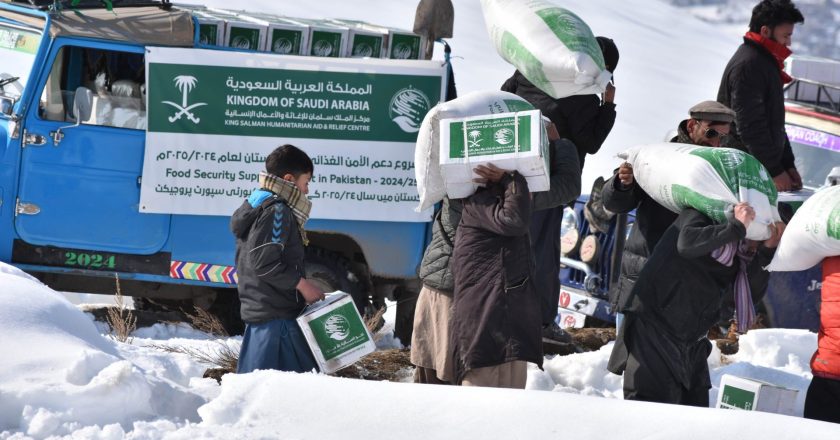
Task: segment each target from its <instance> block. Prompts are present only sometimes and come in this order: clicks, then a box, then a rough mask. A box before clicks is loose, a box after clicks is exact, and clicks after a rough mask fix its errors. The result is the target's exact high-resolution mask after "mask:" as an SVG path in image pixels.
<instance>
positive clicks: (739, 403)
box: [720, 385, 755, 411]
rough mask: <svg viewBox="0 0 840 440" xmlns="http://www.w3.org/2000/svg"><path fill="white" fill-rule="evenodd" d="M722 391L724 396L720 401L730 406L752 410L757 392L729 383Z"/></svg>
mask: <svg viewBox="0 0 840 440" xmlns="http://www.w3.org/2000/svg"><path fill="white" fill-rule="evenodd" d="M721 392H722V393H723V397H721V400H720V403H722V404H724V405H727V406H729V407H735V408H741V409H746V410H750V411H752V409H753V401H755V393H753V392H751V391H747V390H742V389H740V388H735V387H733V386H729V385H725V386H724V387H723V391H721Z"/></svg>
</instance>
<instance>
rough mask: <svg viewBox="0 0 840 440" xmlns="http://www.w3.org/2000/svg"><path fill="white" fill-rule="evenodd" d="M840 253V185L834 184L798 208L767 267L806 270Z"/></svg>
mask: <svg viewBox="0 0 840 440" xmlns="http://www.w3.org/2000/svg"><path fill="white" fill-rule="evenodd" d="M838 255H840V186H830V187H828V188H825V189H822V190H820V191H818V192H817V193H816V194H814V195H813V196H811V197H810V198H809V199H808V200H806V201H805V203H803V204H802V206H800V207H799V209H797V210H796V214H794V215H793V218H792V219H791V220H790V223H788V225H787V228H785V233H784V234H782V241H781V242H779V247H778V248H776V254H775V255H774V256H773V261H771V262H770V265H769V266H767V270H769V271H771V272H774V271H779V272H785V271H799V270H806V269H810V268H811V267H814V266H815V265H816V264H818V263H819V262H820V261H821V260H822V259H823V258H826V257H836V256H838Z"/></svg>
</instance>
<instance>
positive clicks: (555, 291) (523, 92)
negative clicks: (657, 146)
mask: <svg viewBox="0 0 840 440" xmlns="http://www.w3.org/2000/svg"><path fill="white" fill-rule="evenodd" d="M597 40H598V44H599V45H600V46H601V52H602V53H603V55H604V63H605V66H606V69H607V70H608V71H610V72H613V71H614V70H615V67H616V66H617V65H618V49H617V48H616V46H615V43H614V42H613V40H611V39H609V38H606V37H597ZM502 90H503V91H505V92H509V93H514V94H516V95H519V96H521V97H522V98H525V100H526V101H528V102H530V103H531V104H532V105H533V106H534V107H536V108H538V109H539V110H540V111H541V112H542V114H543V115H545V116H546V117H547V118H549V119H550V120H551V122H553V123H554V125H555V126H556V127H557V131H558V133H559V134H560V137H561V138H565V139H568V140H570V141H571V142H572V143H573V144H574V145H573V147H574V148H575V149H576V151H577V155H578V159H579V161H580V169H581V170H583V162H584V159H585V157H586V154H595V153H597V152H598V150H599V149H600V148H601V144H603V143H604V140H605V139H606V138H607V135H609V134H610V131H611V130H612V128H613V124H615V103H614V98H615V87H614V86H613V85H612V84H609V85H608V86H607V90H606V91H605V92H604V95H603V97H598V96H597V95H574V96H569V97H566V98H561V99H554V98H552V97H551V96H549V95H548V94H546V93H545V92H543V91H542V90H540V89H539V88H537V86H535V85H534V84H532V83H531V82H530V81H528V80H527V79H526V78H525V77H524V76H523V75H522V74H521V73H520V72H519V71H516V72H514V74H513V76H511V77H510V78H508V80H507V81H505V83H504V84H503V85H502ZM563 208H564V207H563V206H557V207H554V208H551V209H540V208H538V207H537V208H535V210H536V212H534V215H533V216H532V217H531V242H532V244H533V247H534V257H535V258H536V262H537V267H536V277H535V279H534V284H535V286H536V289H537V292H539V295H540V300H541V309H542V324H543V337H544V338H545V339H546V340H547V342H560V343H569V342H571V337H570V336H569V334H568V333H566V332H564V331H563V330H562V329H560V328H559V327H558V326H557V324H556V323H555V322H554V319H555V318H556V317H557V304H558V302H559V301H560V279H559V277H558V273H559V272H560V222H561V220H562V219H563Z"/></svg>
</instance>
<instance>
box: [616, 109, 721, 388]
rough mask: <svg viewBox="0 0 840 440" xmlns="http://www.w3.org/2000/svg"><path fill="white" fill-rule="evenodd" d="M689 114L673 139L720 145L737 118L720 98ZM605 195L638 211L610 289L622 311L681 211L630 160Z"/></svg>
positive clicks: (619, 207)
mask: <svg viewBox="0 0 840 440" xmlns="http://www.w3.org/2000/svg"><path fill="white" fill-rule="evenodd" d="M688 114H689V116H690V117H689V118H688V119H686V120H683V121H682V122H680V124H679V126H678V128H677V135H676V136H674V138H673V139H671V142H679V143H682V144H693V145H703V146H708V147H719V146H720V143H721V139H722V138H724V137H726V136H728V135H729V127H730V122H732V120H733V119H734V118H735V112H733V111H732V110H730V109H729V107H727V106H725V105H723V104H721V103H719V102H716V101H703V102H701V103H699V104H697V105H695V106H693V107H691V109H689V111H688ZM601 197H602V200H603V203H604V208H606V209H607V210H609V211H611V212H614V213H628V212H630V211H632V210H634V209H635V210H636V221H635V223H634V224H633V228H632V229H631V231H630V237H629V238H628V239H627V242H626V243H625V245H624V253H623V254H622V257H621V276H620V277H619V279H618V283H616V284H614V285H613V287H612V289H610V302H611V303H612V307H613V310H615V311H616V312H617V313H622V312H623V310H624V309H625V308H626V307H627V306H628V305H629V304H630V300H631V299H632V298H631V295H630V292H631V291H632V290H633V285H634V284H635V283H636V280H637V279H638V277H639V272H641V271H642V267H644V265H645V262H647V259H648V257H649V256H650V253H651V252H652V251H653V248H654V246H656V243H658V242H659V239H660V238H662V234H664V233H665V229H667V228H668V226H671V223H673V222H674V220H675V219H676V218H677V214H675V213H673V212H671V210H669V209H668V208H666V207H664V206H662V205H660V204H659V203H657V202H656V201H655V200H653V199H652V198H651V197H650V196H649V195H648V194H647V193H646V192H645V191H644V190H643V189H642V188H641V187H640V186H639V185H637V184H636V182H635V180H634V179H633V167H631V166H630V164H629V163H626V162H625V163H623V164H621V166H620V167H619V168H618V170H617V172H616V174H615V175H614V176H613V177H611V178H610V179H609V180H607V181H606V182H605V183H604V189H603V191H602V193H601ZM619 321H620V319H619ZM617 324H619V323H618V322H617ZM619 374H620V373H619Z"/></svg>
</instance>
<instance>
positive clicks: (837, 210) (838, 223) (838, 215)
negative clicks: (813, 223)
mask: <svg viewBox="0 0 840 440" xmlns="http://www.w3.org/2000/svg"><path fill="white" fill-rule="evenodd" d="M826 233H827V234H828V236H829V237H831V238H833V239H835V240H840V206H835V207H834V209H832V210H831V214H829V215H828V225H826Z"/></svg>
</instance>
